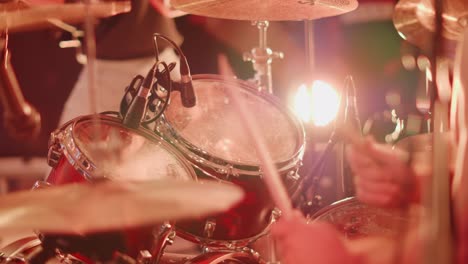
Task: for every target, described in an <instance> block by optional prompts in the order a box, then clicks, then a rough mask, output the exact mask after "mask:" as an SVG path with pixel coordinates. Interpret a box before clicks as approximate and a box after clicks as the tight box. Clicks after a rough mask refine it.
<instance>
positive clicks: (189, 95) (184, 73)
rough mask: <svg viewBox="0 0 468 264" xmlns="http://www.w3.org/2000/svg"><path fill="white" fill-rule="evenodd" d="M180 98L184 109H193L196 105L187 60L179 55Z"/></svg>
mask: <svg viewBox="0 0 468 264" xmlns="http://www.w3.org/2000/svg"><path fill="white" fill-rule="evenodd" d="M180 61H181V64H180V81H181V82H180V90H179V91H180V97H181V100H182V105H183V106H184V107H188V108H189V107H194V106H195V104H196V103H197V100H196V97H195V91H194V89H193V83H192V76H191V75H190V68H189V67H188V63H187V59H186V58H185V56H183V55H181V58H180Z"/></svg>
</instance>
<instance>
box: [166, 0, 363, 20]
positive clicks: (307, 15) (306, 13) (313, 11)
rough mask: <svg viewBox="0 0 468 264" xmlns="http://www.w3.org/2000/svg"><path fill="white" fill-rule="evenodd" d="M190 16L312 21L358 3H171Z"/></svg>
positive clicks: (203, 0)
mask: <svg viewBox="0 0 468 264" xmlns="http://www.w3.org/2000/svg"><path fill="white" fill-rule="evenodd" d="M171 5H172V6H173V7H174V8H175V9H179V10H181V11H184V12H187V13H189V14H194V15H199V16H207V17H215V18H224V19H234V20H251V21H254V20H256V21H258V20H268V21H284V20H312V19H319V18H323V17H330V16H336V15H340V14H344V13H347V12H351V11H353V10H354V9H356V8H357V6H358V2H357V0H243V1H239V0H171Z"/></svg>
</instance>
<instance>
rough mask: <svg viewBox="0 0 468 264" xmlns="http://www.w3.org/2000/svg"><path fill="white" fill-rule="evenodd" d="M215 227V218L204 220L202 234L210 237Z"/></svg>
mask: <svg viewBox="0 0 468 264" xmlns="http://www.w3.org/2000/svg"><path fill="white" fill-rule="evenodd" d="M215 229H216V220H215V219H208V220H206V222H205V229H204V230H203V235H204V236H205V237H207V238H211V237H212V236H213V233H214V231H215Z"/></svg>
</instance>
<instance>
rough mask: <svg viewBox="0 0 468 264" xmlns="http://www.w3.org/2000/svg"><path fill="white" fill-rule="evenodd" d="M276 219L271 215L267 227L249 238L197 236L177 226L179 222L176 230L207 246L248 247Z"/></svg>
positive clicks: (265, 231)
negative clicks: (223, 238)
mask: <svg viewBox="0 0 468 264" xmlns="http://www.w3.org/2000/svg"><path fill="white" fill-rule="evenodd" d="M275 210H277V209H272V210H271V212H272V215H273V214H274V211H275ZM275 221H276V219H275V218H274V217H271V219H270V221H269V222H268V223H267V224H266V226H265V229H263V231H261V232H260V233H258V234H257V235H254V236H251V237H247V238H242V239H237V240H218V239H210V238H206V237H202V236H197V235H194V234H192V233H190V232H188V231H185V230H184V229H181V228H180V227H178V226H177V223H176V224H175V230H176V234H177V235H178V236H180V237H182V238H185V239H188V240H190V241H194V242H196V243H198V244H200V245H203V246H207V247H214V248H225V249H232V248H243V247H246V246H248V245H249V244H250V243H252V242H254V241H256V240H258V239H259V238H261V237H262V236H265V235H267V234H268V232H269V228H270V227H271V225H272V224H273V223H274V222H275Z"/></svg>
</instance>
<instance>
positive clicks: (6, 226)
mask: <svg viewBox="0 0 468 264" xmlns="http://www.w3.org/2000/svg"><path fill="white" fill-rule="evenodd" d="M242 196H243V193H242V191H241V189H240V188H239V187H237V186H234V185H228V184H221V183H219V182H214V181H213V182H201V183H200V182H195V181H142V182H122V181H105V182H100V183H97V184H68V185H62V186H53V187H50V188H45V189H37V190H34V191H22V192H17V193H12V194H8V195H5V196H2V199H0V231H1V232H2V233H3V232H14V231H16V232H24V231H30V230H31V231H32V230H39V231H41V232H46V233H60V234H80V235H83V234H87V233H95V232H100V231H109V230H121V229H123V228H130V227H137V226H142V225H148V224H153V223H154V224H157V223H162V222H163V221H166V220H181V219H190V218H196V217H201V216H206V215H209V214H213V213H218V212H221V211H224V210H227V209H229V208H230V207H231V206H232V205H233V204H234V203H236V202H238V201H239V200H240V199H241V198H242Z"/></svg>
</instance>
